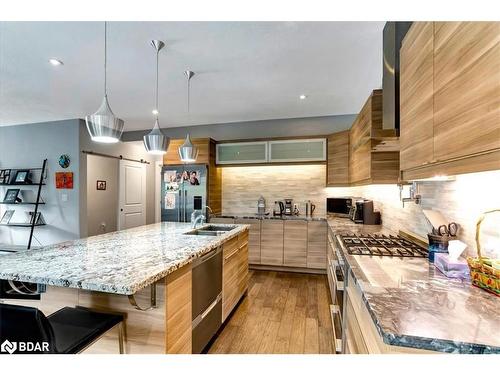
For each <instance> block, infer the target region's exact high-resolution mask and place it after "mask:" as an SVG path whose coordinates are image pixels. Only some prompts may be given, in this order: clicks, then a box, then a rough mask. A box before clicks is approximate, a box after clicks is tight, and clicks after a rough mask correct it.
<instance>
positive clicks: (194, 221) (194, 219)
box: [191, 210, 206, 229]
mask: <svg viewBox="0 0 500 375" xmlns="http://www.w3.org/2000/svg"><path fill="white" fill-rule="evenodd" d="M205 219H206V218H205V215H203V214H202V213H201V210H194V211H193V213H192V214H191V226H192V227H193V229H196V225H198V222H200V221H201V225H203V223H204V221H205Z"/></svg>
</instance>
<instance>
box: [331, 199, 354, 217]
mask: <svg viewBox="0 0 500 375" xmlns="http://www.w3.org/2000/svg"><path fill="white" fill-rule="evenodd" d="M352 201H353V198H352V197H331V198H326V213H327V214H332V215H335V216H338V217H349V213H350V212H351V207H352Z"/></svg>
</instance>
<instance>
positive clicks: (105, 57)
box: [104, 21, 108, 96]
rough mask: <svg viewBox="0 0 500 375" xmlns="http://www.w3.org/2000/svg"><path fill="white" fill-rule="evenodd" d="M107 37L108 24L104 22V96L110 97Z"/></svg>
mask: <svg viewBox="0 0 500 375" xmlns="http://www.w3.org/2000/svg"><path fill="white" fill-rule="evenodd" d="M107 36H108V23H107V22H106V21H104V96H107V95H108V94H107V88H106V84H107V82H106V79H107V69H108V53H107V50H108V48H107V47H108V46H107Z"/></svg>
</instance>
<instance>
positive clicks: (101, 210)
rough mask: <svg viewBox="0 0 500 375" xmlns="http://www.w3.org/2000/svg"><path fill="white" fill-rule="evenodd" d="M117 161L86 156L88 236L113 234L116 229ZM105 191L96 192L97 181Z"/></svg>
mask: <svg viewBox="0 0 500 375" xmlns="http://www.w3.org/2000/svg"><path fill="white" fill-rule="evenodd" d="M118 166H119V161H118V159H111V158H105V157H102V156H94V155H87V225H88V233H87V234H88V235H89V236H95V235H97V234H103V233H108V232H114V231H116V230H117V228H118ZM98 180H100V181H106V190H97V181H98Z"/></svg>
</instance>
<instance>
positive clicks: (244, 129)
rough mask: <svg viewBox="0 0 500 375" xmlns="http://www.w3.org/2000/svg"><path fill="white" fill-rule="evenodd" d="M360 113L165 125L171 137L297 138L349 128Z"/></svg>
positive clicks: (137, 134) (134, 137)
mask: <svg viewBox="0 0 500 375" xmlns="http://www.w3.org/2000/svg"><path fill="white" fill-rule="evenodd" d="M356 116H357V115H355V114H354V115H340V116H323V117H307V118H292V119H278V120H264V121H245V122H232V123H226V124H209V125H197V126H185V127H177V128H164V129H163V131H164V133H165V134H166V135H168V136H169V137H171V138H185V137H186V133H190V134H191V137H193V138H208V137H209V138H212V139H215V140H216V141H223V140H232V139H249V138H272V137H295V136H308V135H324V134H331V133H335V132H338V131H342V130H346V129H348V128H350V127H351V125H352V123H353V121H354V119H355V118H356ZM148 132H149V130H147V131H131V132H125V133H124V134H123V137H122V139H123V140H124V141H139V140H142V136H143V135H144V134H146V133H148Z"/></svg>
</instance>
